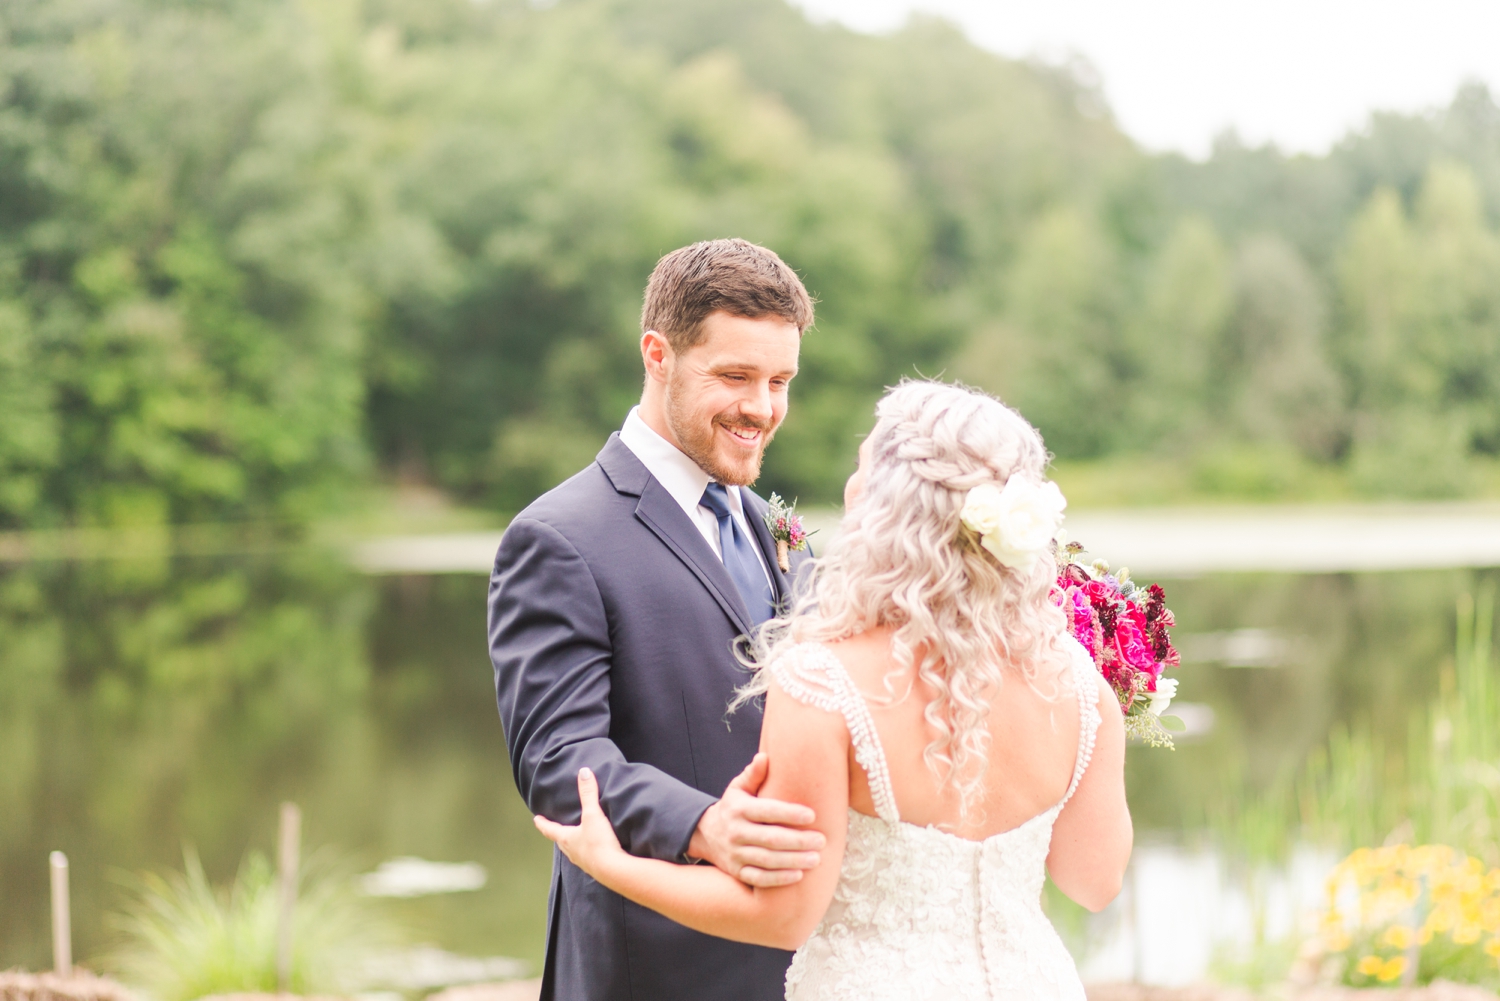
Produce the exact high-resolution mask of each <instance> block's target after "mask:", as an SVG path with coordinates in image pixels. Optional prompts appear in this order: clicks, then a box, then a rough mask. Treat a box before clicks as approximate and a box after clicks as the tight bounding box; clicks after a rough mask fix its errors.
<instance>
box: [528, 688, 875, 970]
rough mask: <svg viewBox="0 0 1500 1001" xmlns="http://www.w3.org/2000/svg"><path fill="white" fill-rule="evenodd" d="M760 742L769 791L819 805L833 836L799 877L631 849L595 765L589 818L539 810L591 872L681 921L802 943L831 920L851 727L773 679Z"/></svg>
mask: <svg viewBox="0 0 1500 1001" xmlns="http://www.w3.org/2000/svg"><path fill="white" fill-rule="evenodd" d="M760 743H761V752H762V753H763V754H765V755H767V756H768V758H769V774H768V777H767V779H766V782H765V785H764V786H763V787H762V788H761V790H760V792H761V793H762V794H764V795H767V796H772V797H774V798H776V799H780V800H784V801H788V802H793V803H802V804H805V805H806V806H809V807H812V809H813V812H814V813H815V814H816V816H817V820H816V821H815V822H814V823H813V825H812V826H813V827H814V828H815V829H816V830H818V831H821V832H822V834H823V836H824V838H825V839H826V840H827V844H826V847H825V849H824V851H823V852H822V853H821V857H820V861H819V863H818V865H817V867H816V868H814V869H812V870H810V871H808V872H807V874H806V875H804V876H803V878H802V879H801V880H799V881H798V882H796V883H793V884H791V885H790V886H780V887H773V888H770V889H765V888H759V887H751V886H746V885H745V884H744V883H741V882H740V881H739V880H737V879H735V878H734V877H732V876H729V875H726V874H725V873H723V872H720V871H719V870H718V869H716V868H714V867H713V866H706V865H700V866H684V865H676V864H673V863H671V862H663V861H660V860H657V859H644V858H637V857H636V856H634V855H629V854H627V853H626V852H625V851H624V850H623V849H622V848H620V843H619V841H618V840H617V839H616V838H615V834H614V829H613V828H612V827H610V824H609V819H608V818H607V817H605V816H604V814H603V812H602V811H601V810H600V809H599V791H598V785H597V783H596V781H595V779H594V776H593V774H592V773H590V772H589V771H588V770H587V769H584V770H582V771H580V772H579V773H578V795H579V799H580V800H581V802H582V804H583V819H582V822H581V823H580V824H579V825H578V826H577V827H565V826H563V825H562V824H555V823H553V822H552V821H550V820H547V819H546V818H544V817H537V818H536V826H537V829H538V830H540V831H541V832H542V833H543V834H545V835H546V836H547V837H548V838H550V839H551V840H553V841H555V842H557V844H558V846H559V847H561V848H562V850H563V853H564V854H566V855H567V856H568V858H569V859H570V860H572V862H573V864H574V865H576V866H578V867H579V868H580V869H582V870H584V871H585V872H587V873H588V874H589V875H590V876H592V877H594V878H595V879H597V880H598V881H599V882H601V883H603V884H604V885H605V886H607V887H609V888H610V889H611V890H613V891H615V892H616V893H618V894H620V895H621V896H623V897H626V898H628V899H630V900H633V901H635V902H636V903H638V904H641V905H642V906H644V907H649V908H651V909H652V910H653V911H658V912H660V913H661V914H664V915H666V916H667V917H669V918H671V919H672V920H673V921H676V922H677V923H678V924H682V925H686V926H687V927H689V928H692V929H694V930H696V931H700V932H704V933H705V934H708V935H717V936H718V937H720V938H728V939H734V940H735V941H738V942H749V943H751V944H752V945H765V946H770V947H772V948H776V949H795V948H797V947H798V946H800V945H801V944H802V943H803V942H804V941H806V940H807V937H808V936H809V935H811V934H812V931H813V929H814V928H816V927H817V925H818V922H819V921H820V920H822V917H823V912H824V911H826V910H827V909H828V902H829V901H830V900H832V899H833V890H834V887H835V886H836V885H837V883H838V876H839V867H840V866H841V865H842V864H843V859H844V839H845V837H846V835H847V833H848V816H847V811H848V807H849V731H848V729H847V727H846V726H845V724H844V721H843V719H842V717H840V716H838V715H836V714H834V713H829V712H824V711H823V710H820V709H815V708H813V707H811V706H807V705H804V704H803V703H800V702H798V701H796V700H795V699H792V698H790V697H789V696H788V695H787V694H786V693H785V692H784V691H782V690H781V688H780V687H779V686H777V685H776V684H775V683H774V682H773V683H772V685H771V690H770V691H769V692H768V693H767V694H766V713H765V721H764V723H763V725H762V727H761V740H760ZM752 767H754V765H753V764H752Z"/></svg>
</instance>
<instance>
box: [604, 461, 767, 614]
mask: <svg viewBox="0 0 1500 1001" xmlns="http://www.w3.org/2000/svg"><path fill="white" fill-rule="evenodd" d="M597 461H598V463H599V465H600V467H601V468H603V470H604V473H605V475H606V476H608V477H609V480H610V482H611V483H612V484H614V487H615V489H616V490H617V491H619V492H620V493H622V494H633V495H635V496H637V497H639V498H640V501H639V503H637V504H636V507H635V516H636V517H637V518H639V519H640V520H641V523H642V524H644V525H645V526H646V527H647V528H649V529H650V530H651V531H652V533H654V534H655V535H656V537H657V538H658V539H660V540H661V541H662V544H663V545H665V546H666V547H667V548H668V549H670V550H672V552H673V553H674V554H675V555H676V556H677V558H678V559H680V560H681V561H682V562H683V565H684V566H686V567H687V568H688V569H689V570H691V571H692V573H693V576H695V577H697V578H698V581H699V583H701V584H702V585H703V586H704V587H705V588H706V589H707V590H708V592H709V594H711V595H713V597H714V600H715V601H717V602H718V603H719V607H720V608H722V609H723V610H724V614H725V615H727V616H729V619H730V621H731V622H733V623H734V624H735V626H736V628H738V629H739V630H740V632H742V633H748V632H749V631H750V612H749V609H747V608H746V607H745V602H744V599H742V598H741V597H740V592H739V590H738V589H737V588H736V587H735V586H734V581H733V580H732V579H731V578H730V576H729V571H728V570H726V569H724V563H723V561H722V560H720V559H719V558H718V557H717V556H715V555H714V551H713V549H711V548H710V547H709V545H708V542H707V541H705V540H704V538H703V534H702V533H701V532H699V531H698V528H697V526H696V525H694V524H693V523H692V522H691V521H690V520H688V516H687V515H686V514H685V513H683V510H682V508H681V507H680V506H679V505H678V503H677V501H675V500H673V499H672V495H671V494H669V493H667V489H666V487H663V486H662V485H661V484H660V483H658V482H657V481H656V477H654V476H652V475H651V473H650V472H649V471H648V470H647V469H646V467H645V465H644V464H642V462H641V460H640V459H637V458H636V457H635V453H634V452H632V451H630V448H629V446H627V445H625V444H624V443H623V442H621V441H620V437H619V434H618V433H616V434H612V435H610V437H609V441H608V442H606V443H605V445H604V448H603V450H602V451H600V453H599V457H598V460H597ZM772 565H773V566H774V565H775V561H774V559H773V560H772Z"/></svg>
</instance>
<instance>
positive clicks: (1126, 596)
mask: <svg viewBox="0 0 1500 1001" xmlns="http://www.w3.org/2000/svg"><path fill="white" fill-rule="evenodd" d="M1081 551H1082V547H1080V546H1077V545H1076V544H1070V545H1068V546H1067V547H1066V548H1064V549H1059V550H1058V573H1057V582H1056V584H1055V585H1054V587H1053V592H1052V596H1053V600H1054V601H1056V602H1057V603H1058V605H1059V606H1060V607H1061V608H1062V610H1063V612H1064V615H1065V616H1066V619H1067V623H1068V631H1069V632H1070V633H1072V635H1073V637H1074V638H1075V639H1077V640H1078V642H1079V644H1080V645H1082V646H1083V648H1084V649H1085V650H1087V651H1088V653H1089V656H1090V657H1091V658H1092V659H1093V661H1094V666H1095V667H1097V668H1098V670H1099V673H1100V674H1101V675H1102V676H1103V677H1104V679H1105V681H1107V682H1109V686H1110V688H1111V689H1113V690H1114V693H1115V697H1116V699H1118V701H1119V703H1120V712H1121V713H1122V714H1123V715H1124V717H1125V727H1126V731H1127V732H1128V733H1132V734H1134V735H1136V736H1138V737H1140V738H1142V739H1144V740H1145V741H1147V742H1148V743H1151V744H1153V745H1158V746H1168V747H1170V746H1171V738H1170V737H1169V736H1168V735H1167V732H1166V730H1165V729H1164V727H1163V726H1162V724H1161V721H1160V719H1159V714H1160V713H1161V711H1162V710H1164V709H1165V708H1166V707H1167V705H1168V704H1170V702H1171V700H1172V698H1173V696H1175V694H1176V685H1177V683H1176V681H1168V682H1167V683H1166V684H1165V685H1160V684H1159V683H1160V682H1161V680H1162V672H1163V671H1164V670H1166V669H1167V668H1169V667H1175V666H1176V665H1177V663H1178V661H1179V658H1178V655H1177V651H1176V650H1175V649H1174V648H1173V647H1172V639H1171V636H1170V634H1169V633H1168V630H1169V629H1170V628H1171V627H1172V624H1173V622H1174V619H1173V617H1172V613H1171V611H1170V610H1169V609H1168V608H1167V605H1166V593H1165V592H1164V591H1163V590H1162V589H1161V587H1160V586H1159V585H1156V584H1152V585H1151V586H1149V587H1146V588H1141V587H1137V586H1136V585H1135V584H1134V583H1133V582H1132V581H1131V580H1130V579H1129V576H1128V574H1127V573H1126V572H1125V571H1123V570H1122V571H1121V572H1120V573H1119V574H1118V575H1116V574H1111V573H1110V572H1109V567H1108V566H1107V565H1106V564H1104V563H1095V564H1094V565H1093V566H1091V567H1090V566H1084V565H1083V564H1081V563H1079V562H1077V560H1076V559H1075V557H1076V556H1077V554H1078V553H1079V552H1081Z"/></svg>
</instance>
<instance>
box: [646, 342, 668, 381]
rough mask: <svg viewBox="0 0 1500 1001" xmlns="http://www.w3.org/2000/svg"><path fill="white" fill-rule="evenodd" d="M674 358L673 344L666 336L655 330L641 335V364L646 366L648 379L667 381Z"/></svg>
mask: <svg viewBox="0 0 1500 1001" xmlns="http://www.w3.org/2000/svg"><path fill="white" fill-rule="evenodd" d="M672 358H673V352H672V345H671V343H670V342H668V340H667V339H666V337H665V336H663V335H662V334H660V333H658V332H657V331H655V330H648V331H646V332H645V333H644V334H642V335H641V364H643V365H644V366H645V367H646V379H647V381H652V380H654V381H657V382H666V381H667V369H668V368H669V367H670V365H671V362H672Z"/></svg>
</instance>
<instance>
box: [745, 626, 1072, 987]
mask: <svg viewBox="0 0 1500 1001" xmlns="http://www.w3.org/2000/svg"><path fill="white" fill-rule="evenodd" d="M1069 643H1070V644H1071V646H1072V648H1073V654H1074V664H1073V674H1072V682H1073V688H1074V689H1075V690H1076V692H1077V694H1078V700H1079V735H1078V756H1077V760H1076V763H1075V765H1074V767H1073V778H1072V781H1071V782H1070V783H1069V785H1068V791H1067V793H1066V794H1065V795H1064V796H1063V798H1062V800H1060V801H1059V802H1058V803H1057V805H1055V806H1053V807H1052V808H1051V809H1049V810H1047V811H1045V812H1043V813H1040V814H1038V815H1037V816H1035V817H1032V818H1031V819H1030V820H1028V821H1026V822H1025V823H1024V824H1021V825H1020V826H1019V827H1015V828H1012V829H1011V830H1008V831H1005V832H1003V833H1000V834H995V835H992V836H991V837H989V838H986V839H985V840H983V841H970V840H968V839H965V838H960V837H958V836H956V835H953V834H948V833H946V832H944V831H940V830H938V829H937V828H935V827H918V826H917V825H915V824H910V823H906V822H904V821H902V820H901V818H900V815H899V814H898V812H897V809H896V797H895V792H894V790H893V789H892V788H891V779H890V773H889V771H888V769H887V767H886V759H885V751H884V749H883V748H882V747H881V744H880V739H879V737H878V736H877V734H876V732H875V724H874V719H873V718H872V717H871V715H870V709H869V706H868V705H867V704H866V702H865V699H864V697H863V696H862V695H860V693H859V691H858V689H857V688H855V686H854V682H853V680H852V679H851V678H850V677H849V674H848V672H847V671H845V669H844V666H843V664H842V663H840V662H839V660H838V658H837V657H835V656H834V655H833V654H832V652H830V651H829V650H828V649H827V648H826V647H824V646H822V645H820V644H816V643H804V644H799V645H798V646H796V647H793V648H792V649H791V650H789V651H787V652H786V654H785V655H783V656H782V657H781V658H778V659H777V660H776V661H775V662H774V663H773V664H771V666H770V670H771V673H772V675H773V677H774V678H775V679H776V681H777V683H778V684H779V685H780V686H781V687H782V688H783V689H784V690H785V691H786V692H787V694H789V695H791V696H792V697H793V698H794V699H797V700H798V701H799V702H804V703H807V704H810V705H814V706H817V707H819V708H821V709H825V710H827V711H829V712H836V713H839V714H841V715H842V716H843V717H844V719H845V720H846V721H847V723H848V726H849V734H850V738H851V741H852V742H853V745H854V756H855V760H856V761H858V762H859V764H860V766H861V767H862V768H863V769H864V770H865V774H866V776H867V777H868V779H869V784H870V793H871V796H872V798H873V800H874V803H875V810H876V813H877V814H878V816H875V817H871V816H868V815H866V814H862V813H859V812H857V811H855V810H850V811H849V837H848V843H847V845H846V847H845V849H844V862H843V867H842V869H841V870H840V873H839V882H838V886H837V888H836V889H835V890H834V894H833V901H832V903H831V904H829V907H828V911H827V913H826V914H825V915H824V916H823V921H822V923H821V924H819V925H818V927H817V929H816V930H815V931H814V932H813V934H812V937H811V938H809V939H808V940H807V942H806V943H804V944H803V946H802V948H800V949H798V950H797V954H796V955H795V956H794V957H793V959H792V965H791V968H790V969H788V970H787V975H786V996H787V999H788V1001H896V999H900V1001H970V999H976V1001H977V999H987V1001H1020V999H1027V1001H1043V999H1047V1001H1051V999H1059V1001H1061V999H1067V1001H1083V997H1084V993H1083V985H1082V983H1081V982H1080V981H1079V979H1078V972H1077V970H1076V969H1075V967H1074V965H1073V960H1072V957H1071V956H1069V955H1068V951H1067V949H1066V948H1064V946H1063V944H1062V940H1061V939H1059V938H1058V936H1057V932H1056V931H1055V930H1054V929H1053V927H1052V925H1051V923H1050V922H1049V921H1048V920H1047V917H1046V915H1044V914H1043V913H1042V908H1041V894H1042V882H1043V879H1044V876H1045V871H1046V870H1045V867H1046V862H1047V853H1048V849H1049V848H1050V846H1051V843H1052V825H1053V823H1054V822H1055V821H1056V820H1057V816H1058V814H1059V813H1061V812H1062V809H1063V807H1064V806H1065V805H1066V804H1067V802H1068V800H1069V799H1070V798H1072V796H1073V793H1074V791H1075V790H1076V789H1077V788H1078V783H1079V780H1080V779H1082V778H1083V773H1084V769H1086V768H1087V767H1088V763H1089V758H1090V756H1091V755H1092V753H1093V749H1094V738H1095V735H1096V734H1097V732H1098V727H1099V722H1100V718H1099V711H1098V708H1097V695H1098V688H1097V683H1096V682H1095V680H1094V674H1095V672H1094V666H1093V663H1092V662H1091V661H1090V659H1089V657H1088V654H1087V653H1086V652H1085V651H1084V650H1083V648H1082V647H1081V646H1078V645H1077V644H1076V643H1073V642H1072V641H1071V639H1070V640H1069Z"/></svg>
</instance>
